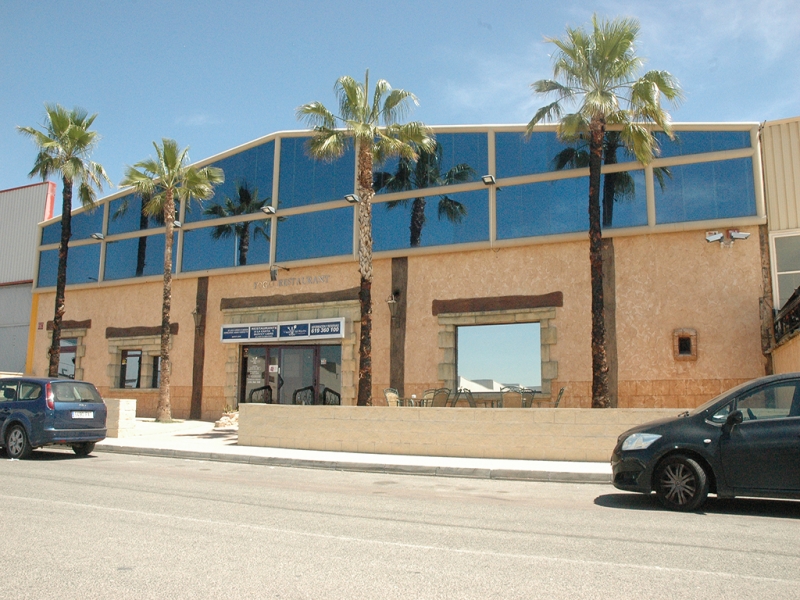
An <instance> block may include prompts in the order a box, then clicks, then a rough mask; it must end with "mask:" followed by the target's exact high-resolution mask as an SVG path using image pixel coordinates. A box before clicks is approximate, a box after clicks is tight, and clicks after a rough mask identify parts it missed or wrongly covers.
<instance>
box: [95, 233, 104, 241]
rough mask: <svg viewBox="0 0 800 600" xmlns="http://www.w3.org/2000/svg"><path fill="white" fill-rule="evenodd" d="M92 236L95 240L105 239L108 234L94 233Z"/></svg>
mask: <svg viewBox="0 0 800 600" xmlns="http://www.w3.org/2000/svg"><path fill="white" fill-rule="evenodd" d="M92 238H93V239H95V240H104V239H106V236H104V235H103V234H102V233H93V234H92Z"/></svg>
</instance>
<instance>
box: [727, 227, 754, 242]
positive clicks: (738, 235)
mask: <svg viewBox="0 0 800 600" xmlns="http://www.w3.org/2000/svg"><path fill="white" fill-rule="evenodd" d="M728 237H729V238H731V239H732V240H746V239H747V238H749V237H750V234H749V233H747V232H746V231H739V230H738V229H728Z"/></svg>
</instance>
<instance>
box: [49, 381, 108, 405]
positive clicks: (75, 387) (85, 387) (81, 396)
mask: <svg viewBox="0 0 800 600" xmlns="http://www.w3.org/2000/svg"><path fill="white" fill-rule="evenodd" d="M52 386H53V395H54V396H55V398H56V402H102V401H103V399H102V398H101V397H100V394H98V393H97V390H96V389H95V387H94V386H93V385H92V384H91V383H84V382H80V381H77V382H75V381H63V382H62V381H57V382H55V381H54V382H53V383H52Z"/></svg>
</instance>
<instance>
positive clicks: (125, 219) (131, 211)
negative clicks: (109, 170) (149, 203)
mask: <svg viewBox="0 0 800 600" xmlns="http://www.w3.org/2000/svg"><path fill="white" fill-rule="evenodd" d="M109 210H110V211H111V212H110V213H109V215H108V233H109V235H115V234H118V233H128V232H130V231H145V230H146V229H150V228H153V227H163V226H164V216H163V213H162V212H159V213H158V214H156V215H152V216H148V215H146V214H145V212H144V206H143V203H142V197H141V196H140V195H138V194H128V195H127V196H124V197H122V198H118V199H117V200H113V201H112V202H110V203H109ZM175 214H176V215H178V214H180V204H179V203H178V202H177V201H176V202H175Z"/></svg>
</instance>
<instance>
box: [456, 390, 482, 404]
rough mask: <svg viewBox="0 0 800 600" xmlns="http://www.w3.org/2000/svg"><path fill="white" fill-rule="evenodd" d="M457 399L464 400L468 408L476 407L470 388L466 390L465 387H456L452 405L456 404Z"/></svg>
mask: <svg viewBox="0 0 800 600" xmlns="http://www.w3.org/2000/svg"><path fill="white" fill-rule="evenodd" d="M459 400H466V401H467V404H469V407H470V408H477V407H478V405H477V404H475V398H473V397H472V390H468V389H467V388H458V391H457V392H456V395H455V398H454V399H453V404H452V406H455V405H456V404H458V401H459Z"/></svg>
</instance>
